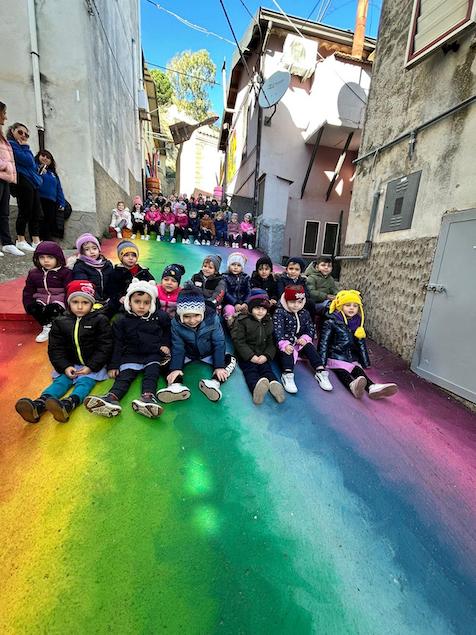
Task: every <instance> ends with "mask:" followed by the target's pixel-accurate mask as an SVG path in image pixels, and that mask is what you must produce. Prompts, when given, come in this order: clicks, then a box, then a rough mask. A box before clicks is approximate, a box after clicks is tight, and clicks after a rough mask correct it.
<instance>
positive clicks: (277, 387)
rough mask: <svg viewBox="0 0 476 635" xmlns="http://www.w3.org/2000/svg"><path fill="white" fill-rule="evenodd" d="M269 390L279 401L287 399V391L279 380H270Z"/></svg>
mask: <svg viewBox="0 0 476 635" xmlns="http://www.w3.org/2000/svg"><path fill="white" fill-rule="evenodd" d="M269 392H270V393H271V394H272V395H273V397H274V398H275V399H276V401H277V402H278V403H283V401H284V400H285V399H286V393H285V392H284V388H283V387H282V385H281V384H280V383H279V381H276V380H273V381H270V382H269Z"/></svg>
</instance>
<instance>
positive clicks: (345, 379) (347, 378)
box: [332, 366, 374, 392]
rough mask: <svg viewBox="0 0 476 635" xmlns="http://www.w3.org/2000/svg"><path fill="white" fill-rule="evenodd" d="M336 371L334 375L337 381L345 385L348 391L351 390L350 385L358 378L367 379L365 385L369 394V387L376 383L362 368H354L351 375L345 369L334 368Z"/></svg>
mask: <svg viewBox="0 0 476 635" xmlns="http://www.w3.org/2000/svg"><path fill="white" fill-rule="evenodd" d="M332 370H333V371H334V373H335V374H336V375H337V379H338V380H339V381H340V382H341V383H342V384H344V386H345V387H346V388H347V390H350V389H349V386H350V384H351V383H352V382H353V381H354V379H357V377H365V379H366V380H367V383H366V385H365V390H366V391H367V392H369V387H370V386H371V385H372V384H373V383H374V382H373V381H372V380H371V379H370V377H368V376H367V375H366V374H365V372H364V370H363V369H362V368H360V366H354V368H353V369H352V371H351V372H350V373H349V371H347V370H344V369H343V368H333V369H332Z"/></svg>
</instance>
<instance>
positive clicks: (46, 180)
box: [37, 163, 65, 207]
mask: <svg viewBox="0 0 476 635" xmlns="http://www.w3.org/2000/svg"><path fill="white" fill-rule="evenodd" d="M37 166H38V169H41V167H42V166H41V165H40V163H37ZM41 176H42V178H43V183H42V184H41V185H40V192H39V193H40V198H46V199H48V200H49V201H53V202H55V203H56V204H57V205H58V207H64V203H65V200H64V194H63V188H62V187H61V181H60V180H59V176H58V175H57V174H55V173H54V172H52V171H51V170H48V169H46V170H45V171H44V172H43V174H42V175H41Z"/></svg>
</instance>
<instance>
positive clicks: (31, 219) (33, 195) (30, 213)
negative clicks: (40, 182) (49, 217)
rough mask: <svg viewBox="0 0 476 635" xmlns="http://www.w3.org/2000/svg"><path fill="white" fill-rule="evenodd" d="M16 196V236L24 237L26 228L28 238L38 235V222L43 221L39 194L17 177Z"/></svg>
mask: <svg viewBox="0 0 476 635" xmlns="http://www.w3.org/2000/svg"><path fill="white" fill-rule="evenodd" d="M16 195H17V203H18V216H17V222H16V232H17V235H18V236H24V235H25V231H26V226H27V225H28V231H29V232H30V238H31V237H33V236H39V235H40V221H41V220H42V219H43V210H42V209H41V201H40V194H39V192H38V190H36V189H35V188H34V187H33V185H32V184H31V183H30V181H29V180H28V179H27V178H26V177H25V176H23V174H19V175H18V183H17V186H16Z"/></svg>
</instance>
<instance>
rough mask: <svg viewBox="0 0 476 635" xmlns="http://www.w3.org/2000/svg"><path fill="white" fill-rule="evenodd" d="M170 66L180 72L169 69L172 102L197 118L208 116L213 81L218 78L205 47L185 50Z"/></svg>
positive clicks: (174, 58)
mask: <svg viewBox="0 0 476 635" xmlns="http://www.w3.org/2000/svg"><path fill="white" fill-rule="evenodd" d="M167 66H168V67H169V68H171V69H174V70H176V71H180V74H179V73H173V72H171V71H167V74H168V76H169V78H170V81H171V83H172V89H173V97H172V99H173V102H174V103H175V104H176V106H177V107H178V108H179V109H180V110H183V111H184V112H186V113H187V114H189V115H190V116H191V117H193V118H194V119H196V120H197V121H201V120H203V119H206V118H207V117H208V116H209V113H210V110H211V105H212V104H211V101H210V97H209V90H210V86H211V85H212V84H211V83H210V82H214V81H215V73H216V66H215V64H214V63H213V61H212V59H211V58H210V54H209V52H208V51H207V50H206V49H202V50H200V51H195V52H192V51H183V52H182V53H178V54H177V55H175V56H174V57H173V58H172V59H171V60H170V62H169V63H168V64H167Z"/></svg>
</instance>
